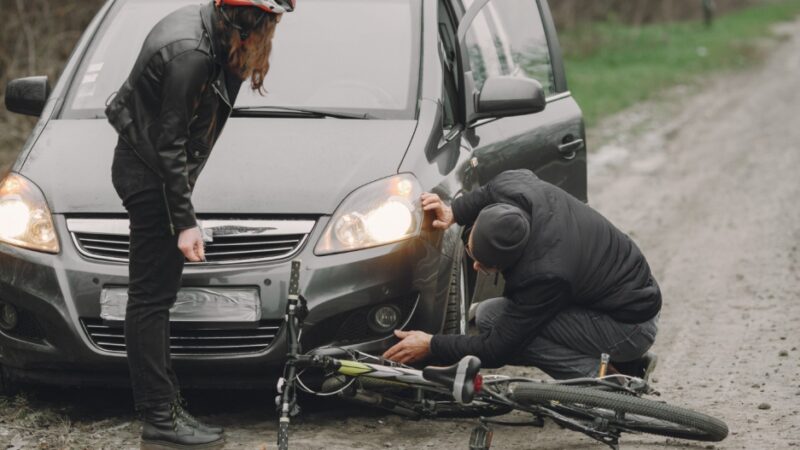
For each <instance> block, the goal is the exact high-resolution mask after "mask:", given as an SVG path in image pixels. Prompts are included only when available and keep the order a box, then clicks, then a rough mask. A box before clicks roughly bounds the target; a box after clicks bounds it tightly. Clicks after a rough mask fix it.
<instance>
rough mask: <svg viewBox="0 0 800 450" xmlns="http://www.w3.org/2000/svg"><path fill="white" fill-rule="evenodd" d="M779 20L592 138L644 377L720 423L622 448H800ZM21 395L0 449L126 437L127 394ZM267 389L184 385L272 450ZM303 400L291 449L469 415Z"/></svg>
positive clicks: (796, 112)
mask: <svg viewBox="0 0 800 450" xmlns="http://www.w3.org/2000/svg"><path fill="white" fill-rule="evenodd" d="M782 31H783V32H784V33H785V34H786V36H787V38H786V39H785V40H784V42H783V43H782V44H781V45H780V46H777V47H775V49H774V50H773V51H772V52H771V56H770V57H769V58H768V59H767V60H766V62H765V63H764V64H762V65H760V66H759V67H757V68H753V69H750V70H748V71H747V72H746V73H739V74H734V75H725V76H722V77H718V78H717V79H716V80H714V81H710V82H708V83H706V84H705V85H704V86H703V87H702V88H701V89H700V90H699V92H698V90H697V89H694V88H693V89H680V88H679V89H675V90H673V91H672V92H671V93H670V96H671V97H676V98H674V99H670V100H667V101H658V102H651V103H648V104H645V105H640V106H638V107H636V108H633V109H631V110H628V111H626V112H624V113H622V114H620V115H618V116H616V117H613V118H611V119H609V120H608V121H606V122H605V123H604V124H603V125H602V126H601V127H599V128H597V129H596V130H594V132H593V133H592V136H591V138H592V141H591V144H592V146H593V149H594V150H595V151H594V153H593V154H592V155H591V159H590V161H591V162H590V164H591V168H590V182H591V188H590V197H591V198H590V200H591V204H592V205H593V206H594V207H596V208H597V209H599V210H600V211H602V212H603V213H604V214H605V215H607V216H608V217H609V218H611V219H612V221H614V222H615V223H616V224H617V225H618V226H619V227H620V228H621V229H622V230H624V231H627V232H629V233H630V234H631V235H632V236H633V237H634V239H635V240H636V241H637V242H638V243H639V245H640V246H641V248H642V249H643V251H644V252H645V254H646V255H648V259H649V261H650V263H651V266H652V267H653V268H654V270H655V272H656V275H657V278H658V280H659V282H660V284H661V286H662V289H663V292H664V295H665V305H664V310H663V313H662V317H661V324H660V327H661V330H660V334H659V337H658V342H657V344H656V346H655V350H656V352H657V353H658V354H659V355H660V357H661V361H660V367H659V369H658V371H657V372H656V380H657V382H656V386H657V387H658V388H659V389H660V390H661V391H662V392H663V397H662V398H664V399H665V400H667V401H670V402H673V403H676V404H680V405H685V406H689V407H692V408H697V409H699V410H703V411H706V412H708V413H711V414H713V415H715V416H718V417H720V418H722V419H724V420H725V421H726V422H727V423H728V424H729V426H730V429H731V435H730V436H729V438H728V439H727V440H726V441H724V442H722V443H720V444H715V446H711V447H706V446H705V445H692V444H687V443H683V442H679V441H672V440H665V439H663V438H651V437H646V436H644V437H638V436H629V437H627V438H626V439H624V441H623V444H624V447H625V448H628V449H631V448H634V449H645V448H673V447H684V446H688V447H689V448H724V449H783V448H800V412H799V411H800V350H799V349H798V348H800V249H798V247H800V175H798V173H800V144H798V143H799V142H800V120H799V119H798V116H800V76H798V74H800V22H797V23H794V24H790V25H786V26H784V27H782ZM515 370H517V372H527V371H526V370H524V369H515ZM24 395H25V396H24V397H20V398H17V399H11V400H7V401H0V443H5V444H6V446H0V448H8V449H20V448H25V449H28V448H91V449H95V448H114V449H128V448H138V440H137V433H138V425H137V423H136V422H135V420H134V417H133V415H132V414H131V413H129V411H130V407H131V405H130V399H129V393H128V392H124V391H122V392H120V391H65V392H62V391H58V390H53V389H29V390H26V392H25V394H24ZM270 397H271V394H268V393H265V392H261V393H255V394H253V393H227V392H212V393H204V392H200V393H190V394H189V399H190V401H191V403H192V404H193V405H194V407H195V408H194V409H195V410H197V411H199V414H200V415H202V416H203V418H205V419H208V420H209V421H214V422H219V423H222V424H223V425H225V426H226V427H227V429H228V442H229V444H228V445H227V447H226V448H228V449H258V448H263V447H262V445H266V448H274V437H275V434H276V433H275V422H276V420H275V415H274V413H273V412H272V410H273V408H272V406H271V404H272V399H271V398H270ZM306 403H308V401H306ZM306 406H307V407H308V408H307V411H306V413H305V414H304V416H303V419H302V420H301V422H300V423H298V424H297V425H296V426H295V427H294V429H295V430H296V432H295V433H296V434H295V437H294V440H293V442H294V445H293V447H294V448H298V449H317V448H326V449H351V448H364V449H372V448H398V449H399V448H405V449H426V448H432V449H451V448H454V449H463V448H466V446H467V439H468V433H469V430H471V427H472V423H473V422H472V421H470V420H464V421H437V422H431V421H423V422H410V421H406V420H403V419H400V418H398V417H394V416H387V415H383V414H382V413H379V412H374V411H369V410H363V409H354V408H351V407H344V409H342V407H341V404H340V403H337V402H326V403H319V404H313V405H309V404H307V405H306ZM212 411H213V412H214V414H210V412H212ZM495 435H496V437H495V448H501V449H507V448H537V449H556V448H587V449H588V448H597V449H601V448H604V447H603V446H600V445H598V444H595V443H594V442H592V441H590V440H589V439H586V438H583V437H581V436H578V435H575V434H572V433H569V432H566V431H562V430H559V429H558V428H557V427H554V426H547V427H546V428H545V429H544V430H538V429H518V428H514V429H500V428H498V429H497V430H496V433H495Z"/></svg>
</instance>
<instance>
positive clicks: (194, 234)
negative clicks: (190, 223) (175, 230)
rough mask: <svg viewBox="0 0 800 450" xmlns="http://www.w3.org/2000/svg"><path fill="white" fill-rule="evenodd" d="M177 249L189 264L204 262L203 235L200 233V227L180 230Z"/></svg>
mask: <svg viewBox="0 0 800 450" xmlns="http://www.w3.org/2000/svg"><path fill="white" fill-rule="evenodd" d="M178 248H179V249H181V251H182V252H183V255H184V256H186V259H188V260H189V261H191V262H201V261H205V260H206V251H205V247H204V244H203V234H202V233H201V232H200V227H194V228H187V229H185V230H181V232H180V234H179V235H178Z"/></svg>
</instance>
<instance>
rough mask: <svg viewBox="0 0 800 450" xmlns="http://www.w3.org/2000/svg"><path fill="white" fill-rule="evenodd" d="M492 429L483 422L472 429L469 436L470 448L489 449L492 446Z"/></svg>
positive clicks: (470, 449) (471, 449) (477, 449)
mask: <svg viewBox="0 0 800 450" xmlns="http://www.w3.org/2000/svg"><path fill="white" fill-rule="evenodd" d="M492 435H493V432H492V429H491V428H489V426H488V425H486V424H485V423H481V424H480V425H478V426H476V427H475V428H474V429H473V430H472V435H470V437H469V450H489V448H490V447H491V446H492Z"/></svg>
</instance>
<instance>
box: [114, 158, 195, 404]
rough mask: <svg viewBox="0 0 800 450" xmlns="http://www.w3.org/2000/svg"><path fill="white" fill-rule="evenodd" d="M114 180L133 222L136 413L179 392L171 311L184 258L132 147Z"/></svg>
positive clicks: (128, 317) (129, 318)
mask: <svg viewBox="0 0 800 450" xmlns="http://www.w3.org/2000/svg"><path fill="white" fill-rule="evenodd" d="M111 172H112V181H113V183H114V188H115V189H116V191H117V194H118V195H119V196H120V198H121V199H122V202H123V205H124V206H125V209H127V210H128V216H129V217H130V263H129V266H128V273H129V278H130V280H129V284H128V305H127V309H126V313H125V344H126V347H127V351H128V365H129V368H130V375H131V385H132V388H133V398H134V405H135V406H136V409H137V410H141V409H146V408H149V407H153V406H155V405H158V404H162V403H166V402H171V401H173V400H174V399H175V397H176V395H177V393H178V380H177V378H176V376H175V372H174V371H173V370H172V364H171V358H170V350H169V340H170V339H169V309H170V308H171V307H172V306H173V305H174V304H175V298H176V295H177V293H178V289H180V285H181V273H182V271H183V264H184V256H183V253H181V251H180V250H179V249H178V236H177V235H175V236H173V235H171V234H170V227H169V219H168V216H167V209H166V205H165V203H164V202H165V200H164V196H163V193H162V185H161V180H160V179H159V178H158V177H157V176H156V175H155V173H153V172H152V171H151V170H150V169H149V168H148V167H147V166H145V165H144V163H142V162H141V160H139V159H138V157H137V156H136V155H135V154H134V153H133V152H132V151H130V149H129V148H125V147H124V146H121V145H120V146H118V147H117V149H116V150H115V153H114V164H113V166H112V170H111Z"/></svg>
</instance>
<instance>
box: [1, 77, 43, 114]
mask: <svg viewBox="0 0 800 450" xmlns="http://www.w3.org/2000/svg"><path fill="white" fill-rule="evenodd" d="M49 96H50V83H49V82H48V81H47V77H46V76H39V77H27V78H17V79H16V80H11V81H9V82H8V84H7V85H6V109H8V110H9V111H11V112H15V113H18V114H25V115H28V116H35V117H39V116H40V115H41V114H42V110H44V105H45V103H47V98H48V97H49Z"/></svg>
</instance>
